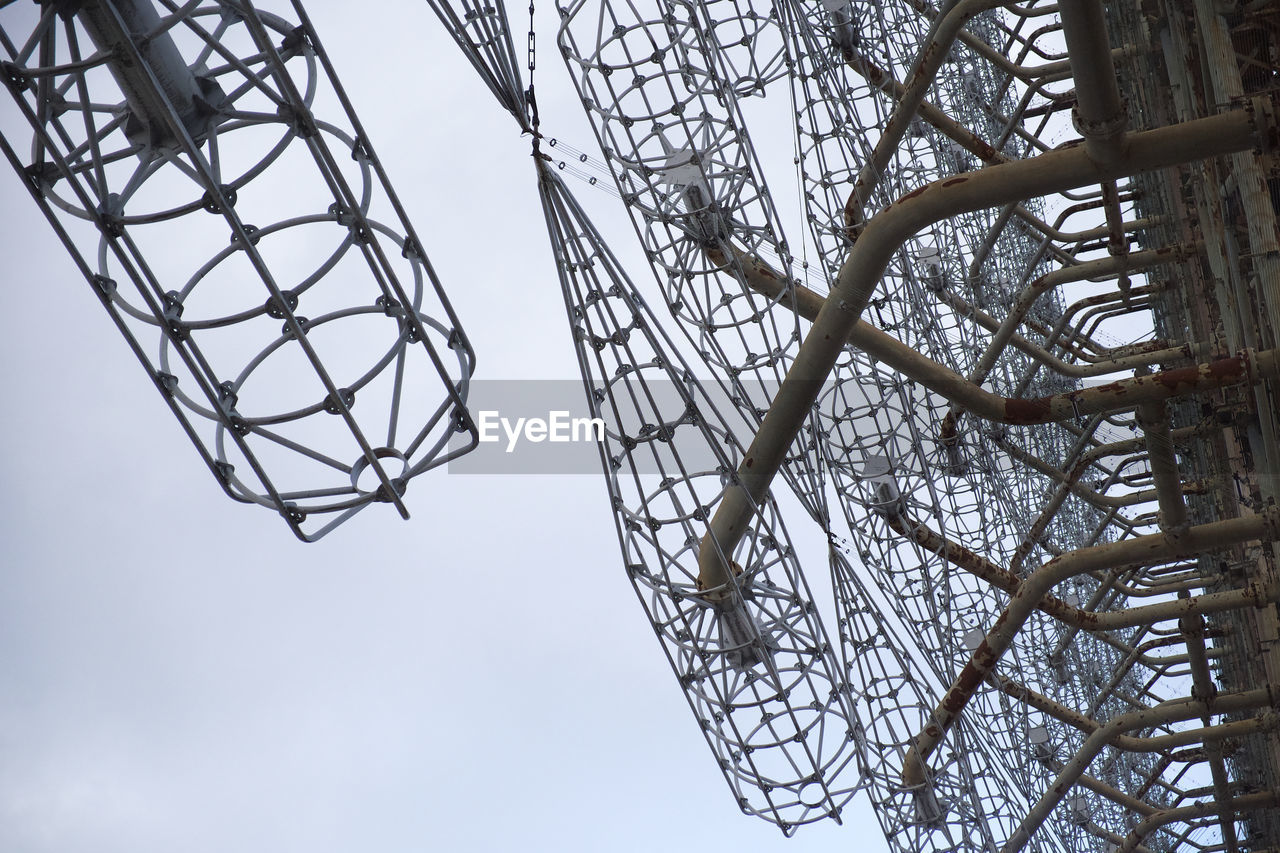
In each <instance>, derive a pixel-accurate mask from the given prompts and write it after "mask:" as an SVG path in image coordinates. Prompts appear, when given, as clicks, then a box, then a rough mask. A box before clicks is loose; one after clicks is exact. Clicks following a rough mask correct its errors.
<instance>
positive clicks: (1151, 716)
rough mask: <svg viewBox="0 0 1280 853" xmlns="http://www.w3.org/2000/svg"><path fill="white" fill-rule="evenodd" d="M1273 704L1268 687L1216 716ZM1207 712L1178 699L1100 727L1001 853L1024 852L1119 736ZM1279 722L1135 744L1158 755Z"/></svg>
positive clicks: (1222, 704) (1223, 702)
mask: <svg viewBox="0 0 1280 853" xmlns="http://www.w3.org/2000/svg"><path fill="white" fill-rule="evenodd" d="M1271 702H1272V699H1271V692H1270V691H1269V690H1268V689H1266V688H1260V689H1257V690H1249V691H1244V692H1241V693H1231V694H1225V695H1223V696H1221V697H1219V698H1218V699H1217V701H1216V702H1215V704H1214V708H1213V711H1212V713H1217V714H1222V713H1236V712H1240V711H1249V710H1254V709H1257V708H1264V707H1267V706H1269V705H1270V704H1271ZM1206 709H1207V703H1205V702H1204V701H1203V700H1200V699H1175V700H1172V701H1169V702H1162V703H1160V704H1159V705H1156V706H1155V707H1152V708H1146V709H1144V710H1141V711H1135V712H1133V713H1130V714H1122V715H1120V716H1118V717H1115V718H1114V719H1112V720H1111V721H1109V722H1108V723H1107V724H1106V725H1104V726H1100V727H1099V728H1098V729H1097V731H1095V732H1094V733H1093V734H1091V735H1090V736H1089V737H1088V738H1086V739H1085V742H1084V744H1083V745H1082V746H1081V747H1080V751H1079V752H1077V753H1076V754H1075V755H1074V756H1073V757H1072V759H1071V760H1070V761H1069V762H1067V764H1066V766H1065V767H1063V769H1062V771H1061V772H1060V773H1059V774H1058V776H1057V778H1056V779H1054V782H1053V785H1052V786H1051V787H1050V788H1049V790H1048V791H1046V792H1045V793H1044V795H1043V796H1042V797H1041V798H1040V799H1039V800H1038V801H1037V802H1036V804H1035V805H1034V806H1032V807H1031V809H1030V810H1029V811H1028V813H1027V816H1026V817H1025V818H1023V820H1022V823H1021V825H1019V827H1018V828H1017V829H1016V830H1015V831H1014V833H1013V835H1012V836H1011V837H1010V838H1009V840H1008V841H1006V842H1005V844H1004V846H1003V847H1001V848H1000V853H1018V851H1020V850H1022V848H1023V847H1024V846H1025V845H1026V843H1027V842H1028V841H1029V840H1030V839H1031V835H1032V834H1033V833H1034V832H1035V831H1036V830H1037V829H1039V827H1040V825H1041V824H1042V823H1044V820H1045V818H1047V817H1048V816H1049V813H1050V812H1051V811H1053V809H1054V808H1055V807H1056V806H1057V805H1058V803H1059V802H1061V800H1062V798H1063V797H1064V796H1065V795H1066V793H1067V791H1069V790H1070V789H1071V787H1072V785H1074V784H1075V782H1076V780H1077V779H1078V778H1079V777H1080V775H1081V774H1082V773H1084V772H1085V770H1087V769H1088V767H1089V765H1090V764H1091V763H1092V762H1093V759H1094V758H1095V757H1097V755H1098V753H1099V752H1101V751H1102V749H1103V747H1105V746H1106V745H1107V744H1108V743H1109V742H1110V741H1111V739H1112V738H1113V737H1114V736H1115V735H1117V734H1121V733H1123V732H1126V731H1132V730H1134V729H1142V728H1150V727H1153V726H1158V725H1166V724H1168V723H1174V722H1182V721H1185V720H1189V719H1193V718H1195V717H1198V716H1201V715H1202V714H1204V713H1205V712H1206ZM1278 722H1280V720H1278V719H1277V716H1276V714H1274V713H1268V714H1264V715H1262V716H1260V717H1254V718H1252V719H1249V720H1241V721H1238V722H1231V723H1223V724H1221V725H1217V726H1207V727H1205V728H1201V729H1189V730H1184V731H1179V732H1174V733H1173V734H1168V735H1160V736H1157V737H1150V738H1134V740H1137V741H1140V742H1142V743H1143V744H1144V748H1143V749H1142V750H1141V751H1143V752H1155V751H1159V750H1163V749H1168V748H1171V747H1174V746H1182V745H1186V744H1188V743H1197V742H1203V741H1205V740H1222V739H1225V738H1229V737H1240V736H1243V735H1248V734H1254V733H1256V732H1259V731H1269V730H1272V729H1274V728H1275V727H1276V725H1277V723H1278Z"/></svg>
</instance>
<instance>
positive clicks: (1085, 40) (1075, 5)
mask: <svg viewBox="0 0 1280 853" xmlns="http://www.w3.org/2000/svg"><path fill="white" fill-rule="evenodd" d="M1058 14H1059V16H1060V17H1061V20H1062V37H1063V39H1064V40H1065V41H1066V43H1067V56H1068V58H1069V59H1070V61H1071V76H1072V77H1074V78H1075V84H1076V106H1075V109H1074V110H1073V111H1072V117H1073V119H1074V120H1075V125H1076V130H1078V131H1080V135H1081V136H1083V137H1084V144H1085V150H1087V151H1088V152H1089V156H1090V157H1092V158H1093V159H1095V160H1097V161H1098V162H1099V163H1111V162H1114V161H1115V160H1118V159H1120V158H1121V157H1122V156H1123V154H1124V145H1125V132H1124V131H1125V125H1126V124H1127V123H1128V115H1127V113H1126V112H1125V108H1124V103H1123V102H1122V101H1121V100H1120V86H1119V84H1118V83H1117V82H1116V67H1115V62H1114V61H1113V59H1112V53H1111V45H1110V44H1109V43H1108V42H1107V22H1106V19H1105V17H1104V16H1103V13H1102V4H1101V3H1100V2H1099V0H1061V2H1060V3H1059V4H1058Z"/></svg>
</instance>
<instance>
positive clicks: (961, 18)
mask: <svg viewBox="0 0 1280 853" xmlns="http://www.w3.org/2000/svg"><path fill="white" fill-rule="evenodd" d="M1006 2H1007V0H960V2H959V3H957V4H956V5H954V6H952V7H951V8H950V9H949V10H948V11H947V13H946V14H945V15H943V16H941V17H940V18H935V19H934V22H933V31H932V32H931V33H930V36H929V40H928V42H926V43H925V45H924V46H923V47H922V48H921V49H920V53H919V55H918V56H917V57H916V59H915V62H913V63H912V68H911V73H910V74H909V75H908V77H907V81H906V84H905V85H904V87H903V88H902V91H901V94H900V96H899V98H898V104H897V106H896V107H894V110H893V115H891V116H889V120H888V121H887V122H885V126H884V130H883V131H881V133H880V139H879V140H877V141H876V147H875V149H874V150H873V151H872V152H871V156H870V157H869V158H867V162H866V163H864V164H863V166H862V168H861V169H860V170H859V171H858V177H857V179H856V180H855V181H854V184H853V192H851V193H850V194H849V200H848V201H847V202H845V208H844V221H845V226H846V227H847V228H849V229H850V232H851V234H853V233H856V230H857V229H858V228H860V227H861V225H862V224H863V222H864V221H865V216H864V212H863V209H864V206H865V205H866V203H867V200H868V199H869V198H871V193H872V192H873V191H874V190H875V187H876V184H878V183H879V182H880V177H881V176H882V175H883V174H884V170H885V167H887V166H888V165H889V161H890V160H891V159H892V158H893V154H894V152H895V151H897V150H898V143H899V142H901V141H902V137H903V136H904V135H906V132H907V130H908V129H909V128H910V127H911V120H912V119H913V118H914V117H915V115H916V111H917V110H918V109H919V107H920V102H921V101H923V100H924V96H925V93H926V92H927V91H928V90H929V87H930V86H932V85H933V80H934V78H935V77H936V76H937V74H938V69H939V68H941V67H942V63H943V62H944V61H945V60H946V58H947V54H948V53H949V52H950V50H951V45H952V43H954V42H955V40H956V37H957V36H958V35H959V34H960V30H961V28H962V27H964V25H965V24H966V23H968V22H969V19H970V18H972V17H973V16H974V15H977V14H979V13H980V12H985V11H987V10H988V9H995V8H998V7H1000V6H1003V5H1005V3H1006Z"/></svg>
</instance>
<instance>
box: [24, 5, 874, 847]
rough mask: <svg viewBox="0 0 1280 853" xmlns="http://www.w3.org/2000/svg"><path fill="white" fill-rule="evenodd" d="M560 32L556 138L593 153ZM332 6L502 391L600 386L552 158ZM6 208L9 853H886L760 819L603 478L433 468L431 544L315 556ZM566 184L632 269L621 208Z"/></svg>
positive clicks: (411, 18) (420, 13) (423, 498)
mask: <svg viewBox="0 0 1280 853" xmlns="http://www.w3.org/2000/svg"><path fill="white" fill-rule="evenodd" d="M262 5H263V6H264V7H266V8H277V7H279V6H282V5H285V4H267V3H264V4H262ZM544 5H545V8H540V10H539V17H540V21H541V23H540V30H541V31H540V41H539V47H540V51H539V57H540V69H539V83H540V85H539V90H538V91H539V102H540V105H541V108H542V116H543V122H544V128H545V129H546V130H547V132H548V133H549V134H559V135H562V136H563V137H564V138H565V139H566V141H569V142H571V143H573V144H575V145H576V146H577V147H579V148H582V149H583V150H592V149H593V147H594V145H593V142H592V140H591V137H590V133H589V131H588V130H587V129H586V127H585V123H584V120H583V119H582V117H581V115H580V112H581V110H580V108H579V107H578V106H577V104H576V103H575V102H574V101H573V99H572V98H571V97H568V96H569V93H570V89H569V86H568V82H567V79H566V78H565V76H564V72H563V68H562V66H561V64H560V61H559V57H558V54H557V52H556V51H555V49H554V29H553V27H554V24H555V14H554V9H553V8H552V6H551V4H550V3H546V4H544ZM517 7H519V4H517ZM308 8H309V10H310V13H311V14H312V16H313V18H314V20H315V23H316V27H317V29H318V31H319V33H320V35H321V38H322V39H323V41H324V42H325V44H326V46H327V48H328V50H329V52H330V54H331V55H332V57H333V58H334V61H335V63H336V64H337V66H338V70H339V72H340V74H341V75H342V80H343V82H344V84H345V85H346V86H347V88H348V90H349V93H350V94H351V96H352V98H353V100H354V101H355V103H356V105H357V109H358V110H359V113H360V117H361V119H362V121H363V122H364V123H365V125H366V127H367V128H368V130H369V132H370V135H371V137H372V139H373V142H374V144H375V146H376V148H377V150H378V152H379V154H380V155H381V157H382V160H383V162H384V165H385V166H386V168H387V170H388V172H389V173H390V176H391V178H392V181H393V183H394V185H395V187H396V189H397V191H398V192H399V193H400V195H401V197H402V198H403V199H404V200H405V202H406V203H407V206H408V208H409V213H410V216H411V218H412V220H413V222H414V224H415V226H416V227H417V229H418V232H419V234H420V235H421V236H422V238H423V240H424V242H425V243H426V249H427V251H428V253H429V255H430V257H431V260H432V262H433V264H434V265H435V267H436V269H437V271H438V272H439V274H440V277H441V279H442V281H443V282H444V285H445V288H446V289H447V291H448V293H449V295H450V297H451V298H452V300H453V302H454V306H455V308H456V309H457V311H458V313H459V314H460V316H461V317H462V320H463V323H464V324H465V327H466V329H467V332H468V333H469V335H470V336H471V339H472V341H473V343H474V344H475V346H476V349H477V352H478V356H479V371H478V373H477V376H478V377H482V378H487V379H514V378H548V379H570V378H573V377H574V376H575V375H576V373H575V368H574V365H573V360H572V351H571V349H570V345H569V337H568V334H567V331H566V323H565V320H564V317H563V308H562V306H561V302H560V295H559V292H558V288H557V285H556V282H555V278H554V272H553V268H552V266H551V264H550V254H549V251H548V248H547V242H546V236H545V230H544V228H543V225H542V221H541V213H540V211H539V209H538V207H537V196H536V192H535V184H534V175H533V169H532V166H531V164H530V163H529V162H528V159H527V158H528V142H527V140H523V139H521V138H520V137H519V136H518V135H517V133H516V129H515V124H514V122H513V121H512V120H511V118H510V117H509V116H507V115H506V114H505V113H504V112H502V110H501V109H500V108H499V107H498V106H497V104H496V102H494V101H493V99H492V97H491V96H490V95H489V93H488V92H487V90H485V89H484V88H483V87H482V86H481V85H480V83H479V81H478V80H477V79H475V78H474V76H473V75H472V73H471V71H470V69H469V68H468V67H467V66H465V64H464V63H463V62H462V61H461V57H460V54H459V53H458V51H457V49H456V48H455V47H454V46H453V45H452V43H451V42H449V41H447V39H446V38H445V36H444V34H443V32H442V30H441V29H440V27H439V25H438V23H437V22H436V20H435V18H434V17H433V16H432V15H431V13H430V10H429V9H428V8H427V6H426V4H425V3H423V2H420V0H416V2H408V1H406V2H396V3H390V2H387V3H380V4H377V7H376V8H377V11H376V13H363V14H360V13H356V14H353V13H352V12H351V11H350V9H351V8H352V4H347V3H337V2H320V1H319V0H313V2H311V3H309V4H308ZM519 9H520V10H522V9H523V7H519ZM512 14H513V15H517V17H519V16H520V15H523V11H519V12H518V10H517V8H516V7H513V11H512ZM517 41H518V42H520V39H517ZM0 126H3V127H4V128H6V129H11V128H13V127H14V112H13V109H12V107H11V106H10V105H8V104H7V103H6V105H5V106H4V107H2V108H0ZM19 147H22V146H19ZM0 186H3V187H4V189H3V190H2V191H0V192H3V196H2V198H3V200H4V201H3V204H0V256H2V257H3V258H4V267H3V269H4V282H5V283H4V296H3V302H2V304H3V306H4V311H3V313H0V365H3V366H4V380H5V381H4V385H5V388H4V393H3V395H0V440H2V441H3V442H4V447H5V450H4V457H3V469H0V470H3V474H2V475H0V478H2V479H0V483H2V484H3V486H4V488H3V490H0V502H2V503H0V540H2V541H3V542H4V545H3V555H4V556H3V557H0V684H3V685H5V686H4V689H3V690H0V849H2V850H5V851H14V853H46V851H47V853H64V851H94V853H112V851H122V853H123V851H128V853H161V851H165V853H169V851H173V850H182V851H185V853H205V851H208V853H215V851H216V853H227V851H236V853H258V851H261V853H267V851H271V853H283V851H307V853H330V851H332V853H351V851H356V850H376V851H379V853H390V851H402V850H403V851H417V850H461V851H490V850H492V851H499V850H511V849H521V850H637V851H640V850H645V851H647V850H654V849H660V848H661V849H674V850H685V849H694V848H703V849H706V848H709V847H710V846H711V845H714V846H715V849H722V850H738V851H755V850H773V849H780V848H781V846H782V845H786V848H787V849H788V850H791V851H804V850H831V849H836V848H837V847H849V848H856V849H861V850H872V849H882V847H883V841H882V840H881V838H880V835H879V829H878V827H877V826H876V825H875V824H874V822H873V821H872V820H871V819H870V815H869V812H868V811H867V809H866V806H865V803H864V802H861V801H859V803H858V804H856V805H855V806H854V807H851V809H850V810H849V811H847V812H846V814H847V817H848V818H849V823H848V824H847V825H846V826H845V827H844V828H840V827H836V826H834V825H831V824H826V825H821V826H816V827H814V826H811V827H805V828H802V829H801V830H800V831H799V832H798V834H797V836H796V838H795V839H792V840H791V841H785V840H784V839H783V838H782V836H781V834H780V833H779V832H778V831H777V829H776V828H774V827H773V826H771V825H769V824H767V823H765V822H764V821H761V820H758V819H754V818H747V817H745V816H743V815H741V814H740V813H739V812H738V811H737V809H736V806H735V805H734V802H733V798H732V796H731V794H730V791H729V789H728V787H727V786H726V785H725V783H724V780H723V778H722V776H721V775H720V773H719V771H718V769H717V768H716V766H715V764H714V762H713V760H712V756H711V754H710V751H709V750H708V749H707V747H706V745H705V742H704V741H703V739H702V736H701V734H700V733H699V731H698V728H697V726H696V724H695V722H694V720H693V718H692V715H691V714H690V713H689V710H688V708H687V706H686V705H685V701H684V699H683V697H682V695H681V693H680V691H679V689H678V687H677V684H676V682H675V678H674V677H673V676H672V674H671V672H670V670H669V668H668V665H667V663H666V661H665V659H664V657H663V655H662V653H661V650H660V648H659V646H658V644H657V643H656V642H655V640H654V638H653V634H652V631H651V629H650V628H649V627H648V625H647V623H646V621H645V619H644V617H643V614H642V612H641V610H640V607H639V605H638V603H637V602H636V600H635V596H634V593H633V592H632V590H631V588H630V585H629V584H628V583H627V581H626V579H625V577H624V574H623V572H622V568H621V561H620V559H619V554H618V547H617V542H616V539H615V537H614V533H613V523H612V520H611V518H610V513H609V511H608V505H607V501H606V497H605V489H604V485H603V482H602V481H601V480H600V479H599V478H597V477H585V476H580V477H530V476H525V477H460V476H456V475H455V476H450V475H447V474H444V473H443V472H437V473H436V474H435V475H430V474H429V475H426V476H424V477H423V478H421V479H419V480H415V481H414V483H413V485H412V488H411V489H410V491H409V492H408V494H407V495H406V501H407V504H408V506H409V509H410V511H411V512H412V513H413V515H414V517H413V519H412V520H411V521H409V522H407V523H406V522H401V521H400V520H399V519H398V518H397V517H396V515H395V513H394V512H393V511H392V510H391V509H390V508H389V507H376V508H374V509H372V510H370V511H368V512H365V513H363V514H361V515H360V516H358V517H357V518H356V519H355V520H354V521H352V522H350V523H349V524H348V525H346V526H345V527H343V528H341V529H339V530H338V531H337V532H335V533H333V534H332V535H330V536H329V537H328V538H327V539H325V540H323V541H322V542H321V543H319V544H316V545H310V546H307V545H303V544H301V543H299V542H297V541H296V540H294V538H293V537H292V535H291V534H290V532H289V530H288V529H287V528H286V526H285V525H284V523H283V522H281V521H280V520H279V519H278V518H277V517H276V516H274V515H273V514H272V513H271V512H269V511H267V510H264V509H261V508H257V507H246V506H243V505H239V504H235V503H233V502H232V501H230V500H229V499H227V498H226V497H225V496H224V495H223V494H222V492H221V490H220V489H219V488H218V486H217V484H216V483H215V481H214V479H213V477H212V476H211V475H210V474H209V473H208V471H207V470H206V469H205V468H204V466H203V464H202V463H201V462H200V460H199V457H198V456H197V455H196V453H195V451H194V450H193V448H192V447H191V446H190V444H189V443H188V441H187V439H186V438H185V436H184V435H183V434H182V433H181V431H180V430H179V427H178V424H177V422H176V421H175V420H174V419H173V417H172V416H171V415H170V414H169V412H168V410H167V408H166V407H165V405H164V404H163V402H162V400H161V399H160V397H159V396H158V395H157V394H156V392H155V391H154V389H153V388H152V386H151V384H150V382H149V381H148V380H147V378H146V376H145V374H144V373H143V371H142V369H141V367H140V366H139V365H138V364H137V362H136V360H135V359H134V358H133V356H132V354H131V353H130V352H129V351H128V350H127V348H126V346H125V344H124V341H123V340H122V339H121V337H120V336H119V334H118V333H117V332H116V330H115V329H114V327H113V326H112V324H111V323H110V321H109V319H108V317H107V315H106V314H105V312H104V311H103V310H102V308H101V306H100V305H99V304H98V302H97V299H96V298H95V297H94V296H93V294H92V293H91V291H90V289H89V286H88V285H87V284H86V283H85V282H84V281H83V280H82V278H81V277H80V276H79V274H78V273H77V272H76V271H75V269H74V268H73V267H72V265H71V263H70V261H69V259H68V258H67V256H66V254H65V253H64V251H63V250H62V248H61V246H60V245H59V244H58V243H57V242H56V240H55V238H54V235H53V233H52V231H51V229H50V228H49V227H48V225H47V223H45V222H44V220H43V218H42V217H41V216H40V215H39V214H38V211H37V209H36V208H35V206H34V205H33V204H32V203H31V202H30V199H29V198H28V197H27V195H26V192H25V190H23V189H22V188H21V186H20V184H19V183H18V180H17V178H16V177H15V176H13V175H10V176H8V178H7V179H5V180H4V182H3V183H0ZM571 188H572V189H574V190H575V192H578V193H579V195H580V196H581V197H583V200H584V202H585V203H588V204H590V205H591V206H592V208H593V209H595V210H602V211H609V213H608V216H609V217H611V218H612V223H611V224H612V226H613V227H611V229H610V230H611V232H612V233H613V234H615V235H618V238H617V244H618V245H619V247H622V246H624V245H625V247H626V248H627V249H628V251H633V250H632V249H631V247H632V246H633V244H634V242H635V238H634V236H633V235H632V234H631V232H630V228H629V226H626V225H625V223H623V221H622V219H621V210H620V206H616V205H617V203H616V202H615V201H614V200H613V199H610V198H608V197H607V196H605V195H604V194H603V193H600V192H598V191H595V190H590V189H589V188H587V187H586V186H585V185H576V186H572V187H571ZM600 224H601V225H602V226H605V225H606V224H607V223H605V222H601V223H600ZM619 225H621V226H622V227H617V226H619ZM793 227H794V226H793ZM632 257H633V258H634V255H632ZM633 275H634V276H635V277H636V279H637V280H638V281H643V280H645V278H646V277H647V276H648V273H647V271H646V270H644V269H641V268H640V267H638V266H637V267H635V268H634V269H633ZM800 521H801V520H800V519H799V518H798V517H797V518H796V520H794V521H793V522H792V528H793V529H792V532H793V535H795V534H801V535H798V536H797V538H803V531H806V530H807V527H806V526H805V525H802V524H801V523H800ZM801 553H802V555H804V551H802V552H801ZM810 556H811V557H813V558H814V559H811V560H810V564H812V565H813V567H814V568H813V571H814V572H816V573H819V574H823V573H825V571H826V568H825V560H824V559H823V557H822V549H821V548H818V549H817V550H813V549H811V550H810Z"/></svg>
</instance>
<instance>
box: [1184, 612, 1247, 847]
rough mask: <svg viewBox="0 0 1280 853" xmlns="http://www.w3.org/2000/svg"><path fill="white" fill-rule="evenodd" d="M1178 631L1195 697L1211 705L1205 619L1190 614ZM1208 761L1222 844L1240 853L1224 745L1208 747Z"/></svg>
mask: <svg viewBox="0 0 1280 853" xmlns="http://www.w3.org/2000/svg"><path fill="white" fill-rule="evenodd" d="M1178 630H1179V631H1181V632H1182V636H1183V638H1184V639H1185V640H1186V643H1187V658H1188V663H1189V664H1190V667H1191V683H1192V688H1191V695H1192V696H1195V697H1196V698H1197V699H1203V700H1204V701H1205V702H1206V703H1211V702H1212V701H1213V699H1214V697H1215V696H1217V695H1218V688H1217V685H1215V684H1214V683H1213V675H1212V674H1211V673H1210V672H1209V655H1208V650H1207V649H1206V648H1205V644H1204V617H1203V616H1200V615H1198V614H1196V615H1193V614H1187V615H1186V616H1183V617H1182V618H1181V619H1179V620H1178ZM1203 719H1204V722H1205V724H1206V725H1208V723H1209V715H1208V714H1205V716H1204V718H1203ZM1204 752H1205V757H1206V758H1207V759H1208V760H1209V774H1210V776H1211V777H1212V779H1213V796H1214V799H1216V800H1217V803H1218V824H1219V826H1221V828H1222V841H1223V844H1225V845H1226V848H1227V853H1239V850H1240V847H1239V841H1238V839H1237V838H1236V812H1235V810H1234V809H1233V808H1232V807H1231V806H1229V805H1228V804H1227V803H1228V801H1229V800H1230V799H1231V781H1230V777H1228V775H1227V766H1226V763H1225V762H1224V761H1223V758H1222V745H1221V744H1219V743H1217V742H1213V743H1206V744H1205V745H1204Z"/></svg>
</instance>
